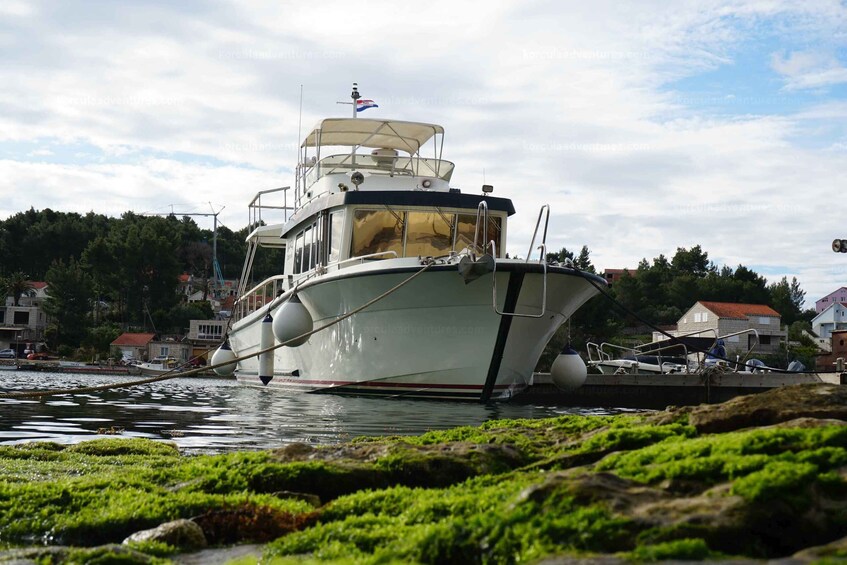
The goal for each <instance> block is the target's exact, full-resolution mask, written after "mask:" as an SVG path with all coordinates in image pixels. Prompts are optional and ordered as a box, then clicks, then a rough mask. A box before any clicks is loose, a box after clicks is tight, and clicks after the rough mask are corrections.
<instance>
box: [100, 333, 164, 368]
mask: <svg viewBox="0 0 847 565" xmlns="http://www.w3.org/2000/svg"><path fill="white" fill-rule="evenodd" d="M155 338H156V334H149V333H129V332H125V333H122V334H121V335H119V336H118V337H117V338H116V339H115V341H113V342H112V343H111V344H110V345H111V347H112V350H113V351H114V350H117V351H118V354H117V355H115V358H117V359H124V360H127V359H137V360H139V361H141V360H145V359H147V356H148V348H149V346H150V342H152V341H153V340H154V339H155Z"/></svg>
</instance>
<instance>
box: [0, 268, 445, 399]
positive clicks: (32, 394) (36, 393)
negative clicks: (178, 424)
mask: <svg viewBox="0 0 847 565" xmlns="http://www.w3.org/2000/svg"><path fill="white" fill-rule="evenodd" d="M426 261H427V262H426V264H425V265H424V266H423V267H421V268H420V270H418V271H416V272H415V273H414V274H412V275H411V276H410V277H407V278H406V279H404V280H402V281H400V282H399V283H398V284H396V285H395V286H393V287H391V288H389V289H388V290H386V291H385V292H383V293H382V294H380V295H379V296H377V297H376V298H372V299H371V300H369V301H368V302H365V303H364V304H362V305H361V306H359V307H358V308H355V309H354V310H351V311H349V312H347V313H346V314H343V315H341V316H339V317H337V318H336V319H334V320H332V321H331V322H329V323H327V324H325V325H323V326H321V327H319V328H315V329H313V330H311V331H308V332H306V333H304V334H301V335H298V336H297V337H293V338H291V339H288V340H286V341H283V342H282V343H277V344H275V345H272V346H270V347H268V348H266V349H262V350H259V351H256V352H255V353H251V354H249V355H244V356H241V357H236V358H235V359H230V360H227V361H224V362H222V363H218V364H216V365H211V366H207V367H200V368H197V369H191V370H188V371H180V372H169V373H165V374H164V375H158V376H156V377H150V378H149V379H140V380H134V381H125V382H122V383H113V384H107V385H99V386H89V387H79V388H70V389H67V388H65V389H50V390H28V391H21V392H6V393H0V399H4V398H9V399H16V398H38V397H41V396H55V395H57V394H87V393H90V392H99V391H103V390H110V389H116V388H127V387H131V386H138V385H144V384H149V383H155V382H160V381H165V380H168V379H175V378H178V377H190V376H192V375H196V374H198V373H201V372H204V371H209V370H212V369H217V368H219V367H225V366H227V365H231V364H233V363H236V362H238V361H243V360H245V359H251V358H253V357H258V356H259V355H262V354H263V353H268V352H271V351H274V350H276V349H279V348H280V347H283V346H285V345H288V344H289V343H291V342H293V341H297V340H300V339H303V338H304V337H310V336H312V335H314V334H316V333H318V332H321V331H323V330H325V329H327V328H330V327H332V326H334V325H336V324H339V323H341V322H343V321H344V320H346V319H347V318H349V317H351V316H354V315H356V314H358V313H359V312H361V311H362V310H364V309H366V308H368V307H370V306H373V305H374V304H376V303H377V302H379V301H380V300H382V299H383V298H386V297H388V296H390V295H391V294H393V293H395V292H397V291H398V290H400V289H401V288H403V287H404V286H406V285H407V284H409V283H410V282H412V281H413V280H415V279H416V278H417V277H419V276H420V275H422V274H423V273H424V271H426V270H427V269H429V268H430V267H431V266H432V265H434V264H435V261H433V260H426Z"/></svg>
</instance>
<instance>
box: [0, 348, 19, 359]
mask: <svg viewBox="0 0 847 565" xmlns="http://www.w3.org/2000/svg"><path fill="white" fill-rule="evenodd" d="M15 357H17V355H15V350H14V349H0V359H14V358H15Z"/></svg>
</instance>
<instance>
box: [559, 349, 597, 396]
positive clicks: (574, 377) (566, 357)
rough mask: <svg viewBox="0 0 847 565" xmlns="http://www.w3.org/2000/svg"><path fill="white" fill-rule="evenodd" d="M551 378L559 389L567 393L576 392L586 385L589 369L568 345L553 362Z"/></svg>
mask: <svg viewBox="0 0 847 565" xmlns="http://www.w3.org/2000/svg"><path fill="white" fill-rule="evenodd" d="M550 377H551V378H552V379H553V384H554V385H556V387H557V388H560V389H561V390H565V391H571V390H576V389H578V388H579V387H581V386H582V385H584V384H585V379H586V378H587V377H588V368H587V367H586V366H585V362H584V361H583V360H582V357H580V356H579V354H578V353H577V352H576V351H574V350H573V349H572V348H571V345H570V344H567V345H565V347H564V349H562V352H561V353H559V355H558V357H556V360H555V361H553V366H552V367H550Z"/></svg>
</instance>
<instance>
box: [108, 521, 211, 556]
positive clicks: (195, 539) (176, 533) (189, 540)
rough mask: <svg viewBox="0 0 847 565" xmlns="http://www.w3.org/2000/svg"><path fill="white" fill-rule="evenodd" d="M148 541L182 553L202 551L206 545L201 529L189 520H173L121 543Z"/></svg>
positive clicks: (143, 531) (134, 535)
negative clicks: (165, 545) (167, 546)
mask: <svg viewBox="0 0 847 565" xmlns="http://www.w3.org/2000/svg"><path fill="white" fill-rule="evenodd" d="M148 541H155V542H159V543H166V544H168V545H172V546H173V547H175V548H177V549H180V550H183V551H190V550H195V549H202V548H204V547H206V546H207V545H208V543H207V542H206V536H205V535H204V534H203V529H202V528H201V527H200V526H198V525H197V524H196V523H195V522H192V521H191V520H174V521H172V522H166V523H164V524H161V525H159V526H156V527H155V528H152V529H149V530H142V531H140V532H135V533H134V534H132V535H131V536H129V537H128V538H126V539H125V540H124V541H123V543H124V545H129V544H132V543H143V542H148Z"/></svg>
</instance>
